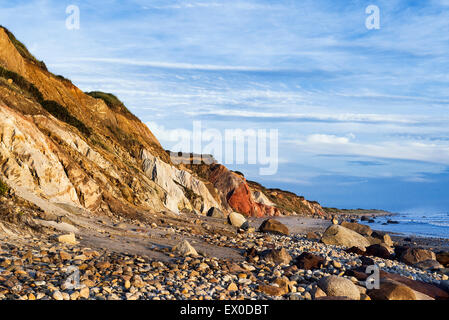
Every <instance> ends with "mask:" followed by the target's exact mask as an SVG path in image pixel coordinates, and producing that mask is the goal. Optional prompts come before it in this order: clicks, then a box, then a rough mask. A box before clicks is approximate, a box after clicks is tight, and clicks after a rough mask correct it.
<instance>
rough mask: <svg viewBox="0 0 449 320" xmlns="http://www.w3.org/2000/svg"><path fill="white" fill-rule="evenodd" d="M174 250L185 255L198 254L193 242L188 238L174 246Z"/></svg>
mask: <svg viewBox="0 0 449 320" xmlns="http://www.w3.org/2000/svg"><path fill="white" fill-rule="evenodd" d="M172 250H173V251H175V252H177V253H179V254H181V255H183V256H197V255H198V253H197V252H196V250H195V248H194V247H192V246H191V244H190V243H189V242H188V241H187V240H184V241H182V242H180V243H178V244H177V245H176V246H174V247H173V249H172Z"/></svg>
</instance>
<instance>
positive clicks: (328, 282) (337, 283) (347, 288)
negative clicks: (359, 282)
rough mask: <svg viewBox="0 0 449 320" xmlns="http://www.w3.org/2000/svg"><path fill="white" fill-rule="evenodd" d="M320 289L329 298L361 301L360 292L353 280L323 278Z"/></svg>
mask: <svg viewBox="0 0 449 320" xmlns="http://www.w3.org/2000/svg"><path fill="white" fill-rule="evenodd" d="M318 287H320V288H321V290H323V291H324V292H325V293H326V295H327V296H328V297H348V298H350V299H352V300H360V291H359V289H358V288H357V286H356V285H355V284H354V283H352V281H351V280H349V279H346V278H343V277H337V276H329V277H324V278H321V279H320V281H319V282H318Z"/></svg>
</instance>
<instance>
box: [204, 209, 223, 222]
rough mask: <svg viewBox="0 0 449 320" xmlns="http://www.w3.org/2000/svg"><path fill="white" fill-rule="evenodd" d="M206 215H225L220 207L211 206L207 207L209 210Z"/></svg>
mask: <svg viewBox="0 0 449 320" xmlns="http://www.w3.org/2000/svg"><path fill="white" fill-rule="evenodd" d="M207 216H208V217H212V218H217V219H223V218H224V217H225V215H224V213H223V212H222V211H221V210H220V209H218V208H215V207H212V208H210V209H209V211H207Z"/></svg>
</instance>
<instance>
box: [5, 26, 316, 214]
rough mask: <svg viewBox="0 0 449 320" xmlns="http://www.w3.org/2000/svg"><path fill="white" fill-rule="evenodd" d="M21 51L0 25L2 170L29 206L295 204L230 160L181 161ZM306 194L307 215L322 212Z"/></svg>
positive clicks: (140, 208)
mask: <svg viewBox="0 0 449 320" xmlns="http://www.w3.org/2000/svg"><path fill="white" fill-rule="evenodd" d="M23 48H24V47H22V46H20V48H18V47H17V42H16V40H15V39H14V38H11V34H10V33H9V32H7V31H6V30H5V29H3V28H1V27H0V177H1V178H2V179H3V180H5V181H6V182H7V183H8V185H9V186H10V187H12V188H13V189H15V190H16V191H17V192H19V193H20V196H21V197H23V198H24V199H26V200H27V201H29V202H30V203H32V204H34V205H37V206H38V207H41V208H43V209H44V210H47V209H48V208H56V207H54V205H57V206H58V208H61V205H65V206H69V207H72V208H80V209H83V210H88V211H89V212H91V213H92V214H95V213H106V214H115V215H120V216H124V215H136V214H144V215H145V214H151V213H154V212H163V211H171V212H173V213H176V214H182V213H183V212H195V213H197V214H205V213H206V212H207V211H208V210H209V209H210V208H211V207H216V208H219V209H221V210H222V211H223V212H224V213H225V214H229V213H230V212H232V211H238V212H240V213H243V214H245V215H247V216H257V217H261V216H277V215H281V214H290V213H292V212H293V211H294V210H293V209H292V208H290V207H289V208H283V207H282V203H280V202H279V201H276V197H275V196H273V194H274V193H273V192H271V191H268V192H267V190H266V189H264V188H257V187H254V186H253V185H251V184H249V183H248V182H247V181H246V179H245V178H244V177H243V176H241V175H239V174H236V173H234V172H232V171H230V170H228V169H227V168H226V167H224V166H222V165H219V164H212V165H205V164H202V165H200V166H189V165H187V166H185V165H174V164H173V163H172V162H171V160H170V157H169V155H168V153H167V152H166V151H165V150H164V149H163V148H162V146H161V145H160V143H159V141H158V140H157V139H156V137H155V136H154V135H153V134H152V133H151V131H150V130H149V129H148V128H147V127H146V125H145V124H143V123H142V122H141V121H140V120H139V119H138V118H136V117H135V116H134V115H132V114H131V113H130V112H129V111H128V110H127V109H126V107H124V106H123V105H122V104H120V103H119V101H118V102H117V103H118V105H120V107H114V106H112V105H111V104H110V102H111V101H108V100H106V99H103V98H94V97H93V96H91V95H92V94H91V93H90V94H85V93H83V92H82V91H81V90H80V89H78V88H77V87H76V86H74V85H73V84H72V83H71V82H70V81H69V80H67V79H65V78H63V77H61V76H55V75H53V74H52V73H50V72H49V71H48V70H47V69H46V67H44V66H43V63H41V62H38V61H36V60H35V59H34V58H32V56H31V54H29V53H28V52H27V51H26V52H25V54H24V52H23V50H24V49H23ZM19 49H20V50H19ZM25 50H26V49H25ZM30 56H31V58H30ZM94 96H95V97H98V96H100V97H101V96H106V97H108V98H111V97H112V98H111V99H116V98H115V97H114V96H108V95H102V93H100V94H98V93H96V95H94ZM302 200H304V199H302ZM304 201H305V202H304V203H303V206H302V208H303V209H304V208H308V209H307V210H308V213H316V212H320V208H321V207H320V206H319V205H318V204H314V203H309V202H307V201H306V200H304ZM293 207H294V206H293ZM65 208H66V207H65ZM287 209H288V210H287ZM55 210H56V211H58V210H59V209H55ZM307 210H306V209H304V210H303V211H304V212H306V211H307ZM58 212H59V211H58Z"/></svg>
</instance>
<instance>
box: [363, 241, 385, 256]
mask: <svg viewBox="0 0 449 320" xmlns="http://www.w3.org/2000/svg"><path fill="white" fill-rule="evenodd" d="M390 250H391V249H390ZM390 250H389V248H388V247H387V246H386V245H385V244H373V245H370V246H369V247H368V248H366V252H365V254H366V255H367V256H373V257H378V258H382V259H390V258H391V252H390Z"/></svg>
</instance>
